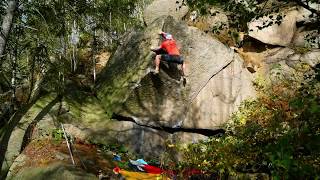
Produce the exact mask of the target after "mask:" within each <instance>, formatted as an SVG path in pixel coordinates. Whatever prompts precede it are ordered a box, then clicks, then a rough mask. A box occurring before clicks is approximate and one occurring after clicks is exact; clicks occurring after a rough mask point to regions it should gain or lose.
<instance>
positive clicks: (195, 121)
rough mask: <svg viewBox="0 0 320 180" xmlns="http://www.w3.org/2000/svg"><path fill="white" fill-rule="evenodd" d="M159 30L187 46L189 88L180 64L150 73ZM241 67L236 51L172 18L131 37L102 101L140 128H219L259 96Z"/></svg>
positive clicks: (114, 63) (107, 77)
mask: <svg viewBox="0 0 320 180" xmlns="http://www.w3.org/2000/svg"><path fill="white" fill-rule="evenodd" d="M159 29H162V30H164V31H166V32H170V33H172V34H173V37H174V38H176V39H177V41H178V43H179V45H180V47H181V50H182V55H183V57H184V59H185V60H186V61H187V63H188V64H187V67H188V71H189V73H188V77H187V78H186V84H185V85H184V84H183V81H180V78H181V77H180V72H179V69H178V68H177V66H175V65H174V64H166V63H162V64H161V68H160V74H159V75H153V74H152V73H149V71H148V70H149V69H150V68H153V67H152V61H153V57H152V53H151V52H150V51H149V49H150V48H151V47H155V46H157V44H158V43H159V42H157V41H158V40H157V41H155V42H153V41H154V40H155V39H157V37H158V35H157V30H159ZM129 47H130V48H129ZM241 62H242V60H241V58H240V57H239V56H238V55H237V54H235V53H234V52H233V50H231V49H230V48H228V47H226V46H224V45H223V44H222V43H220V42H219V41H217V40H215V39H213V38H212V37H210V36H208V35H206V34H205V33H203V32H201V31H200V30H198V29H197V28H193V27H188V26H186V25H184V24H182V23H178V22H177V21H175V20H174V19H173V18H172V17H170V16H169V17H168V18H165V19H163V18H162V19H158V20H157V21H155V22H154V23H153V24H151V25H150V26H149V27H148V28H147V29H145V31H144V33H142V32H136V33H133V34H131V35H130V36H128V38H127V40H126V41H125V43H124V45H123V46H122V47H120V48H119V49H118V50H117V52H116V53H115V55H114V56H113V59H111V60H110V64H109V66H108V67H107V68H106V71H105V72H104V74H103V76H102V78H101V79H103V81H100V82H101V83H99V85H98V87H97V89H98V92H99V93H98V97H99V99H101V101H102V102H103V103H104V107H105V109H106V110H111V111H112V112H113V113H115V114H117V115H120V116H122V117H126V118H129V119H131V120H132V121H135V122H136V123H138V124H140V125H145V126H153V127H171V128H174V127H181V128H203V129H218V128H220V127H221V125H222V124H223V123H224V122H226V120H227V119H228V116H229V115H230V113H231V112H232V111H233V110H234V109H235V107H236V106H237V105H238V104H239V102H240V101H241V100H243V99H245V98H248V97H250V96H254V91H253V90H252V86H251V85H250V81H251V80H252V78H253V77H252V75H251V74H249V73H246V70H245V69H243V68H242V64H241ZM243 81H245V82H243ZM215 83H219V84H215ZM224 83H225V85H223V84H224ZM239 84H245V86H241V85H239ZM212 88H216V89H218V90H219V92H214V91H213V90H212ZM200 97H202V98H200ZM215 97H217V98H215ZM110 101H112V104H110V103H108V102H110ZM221 102H223V103H221ZM115 104H118V105H117V106H115ZM205 106H209V107H206V108H204V107H205ZM219 108H220V109H219ZM212 109H216V111H214V112H212V113H210V111H211V110H212ZM218 109H219V110H218ZM222 109H223V110H222ZM220 112H221V113H220ZM222 114H223V115H222Z"/></svg>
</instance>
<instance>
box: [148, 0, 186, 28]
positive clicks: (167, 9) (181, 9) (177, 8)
mask: <svg viewBox="0 0 320 180" xmlns="http://www.w3.org/2000/svg"><path fill="white" fill-rule="evenodd" d="M188 10H189V8H188V6H186V5H184V3H183V1H182V0H177V1H175V0H155V1H153V2H152V3H151V4H150V5H149V6H147V7H146V9H145V10H144V15H143V16H144V22H145V23H146V24H147V25H149V24H151V23H152V22H153V21H154V20H155V19H157V18H158V17H160V16H164V15H166V16H167V15H170V16H172V17H174V18H175V19H176V20H181V19H182V18H183V17H184V16H185V15H186V14H187V13H188Z"/></svg>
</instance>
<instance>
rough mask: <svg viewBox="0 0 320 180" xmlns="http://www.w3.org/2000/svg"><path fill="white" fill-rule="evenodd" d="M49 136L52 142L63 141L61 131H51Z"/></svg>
mask: <svg viewBox="0 0 320 180" xmlns="http://www.w3.org/2000/svg"><path fill="white" fill-rule="evenodd" d="M51 135H52V138H53V140H55V141H56V142H61V141H62V140H63V139H64V136H63V131H62V129H54V130H52V133H51Z"/></svg>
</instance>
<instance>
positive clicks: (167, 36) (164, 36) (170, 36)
mask: <svg viewBox="0 0 320 180" xmlns="http://www.w3.org/2000/svg"><path fill="white" fill-rule="evenodd" d="M159 34H160V35H161V36H162V37H163V39H165V40H172V39H173V37H172V35H171V34H169V33H165V32H162V31H161V32H160V33H159Z"/></svg>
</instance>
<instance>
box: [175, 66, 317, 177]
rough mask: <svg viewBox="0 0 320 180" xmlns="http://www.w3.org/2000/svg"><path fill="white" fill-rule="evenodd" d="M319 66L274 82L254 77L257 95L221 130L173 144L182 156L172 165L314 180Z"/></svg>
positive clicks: (219, 172) (223, 174) (231, 173)
mask: <svg viewBox="0 0 320 180" xmlns="http://www.w3.org/2000/svg"><path fill="white" fill-rule="evenodd" d="M319 69H320V64H318V65H317V66H316V68H311V69H310V70H308V71H305V72H296V74H292V75H287V76H281V77H279V78H278V81H277V82H273V83H261V81H260V82H257V83H256V87H257V90H258V92H259V93H258V98H257V99H255V100H247V101H245V102H243V103H242V104H241V106H240V108H239V110H238V112H236V113H234V114H233V116H232V117H231V119H230V121H229V122H228V123H227V124H226V125H225V128H226V129H227V132H226V134H225V135H223V136H222V137H211V138H209V140H206V141H202V142H199V143H194V144H189V145H188V146H177V150H178V151H179V152H180V153H181V154H182V156H183V161H181V162H180V163H179V164H178V165H177V168H179V169H183V168H190V167H193V168H197V169H200V170H202V171H204V172H206V173H208V174H217V175H218V176H220V177H226V176H227V177H228V176H236V175H237V174H239V173H262V174H267V175H268V176H269V177H271V178H272V179H319V178H320V96H319V95H320V75H319V73H320V70H319ZM298 73H300V74H298Z"/></svg>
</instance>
